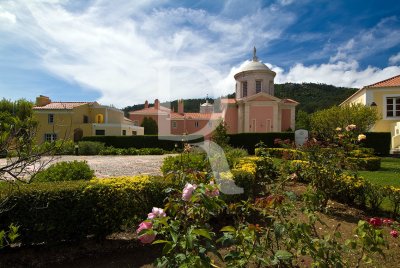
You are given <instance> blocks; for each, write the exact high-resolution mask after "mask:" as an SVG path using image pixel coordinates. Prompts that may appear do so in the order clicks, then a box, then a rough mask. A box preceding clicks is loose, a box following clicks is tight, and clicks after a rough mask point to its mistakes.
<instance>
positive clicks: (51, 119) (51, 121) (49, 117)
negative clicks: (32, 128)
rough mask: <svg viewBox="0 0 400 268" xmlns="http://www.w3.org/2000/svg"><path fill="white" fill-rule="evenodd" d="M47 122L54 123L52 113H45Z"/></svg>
mask: <svg viewBox="0 0 400 268" xmlns="http://www.w3.org/2000/svg"><path fill="white" fill-rule="evenodd" d="M47 123H49V124H54V114H48V115H47Z"/></svg>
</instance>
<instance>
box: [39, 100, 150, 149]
mask: <svg viewBox="0 0 400 268" xmlns="http://www.w3.org/2000/svg"><path fill="white" fill-rule="evenodd" d="M33 114H34V116H35V118H36V119H37V120H38V122H39V126H38V130H37V134H36V139H37V143H42V142H44V141H50V142H51V141H54V140H57V139H70V140H73V141H79V140H80V139H81V138H82V137H85V136H96V135H103V136H104V135H106V136H132V135H143V134H144V129H143V127H139V126H134V124H133V122H132V121H131V120H129V119H128V118H126V117H125V116H124V113H123V112H122V111H121V110H119V109H116V108H114V107H110V106H104V105H100V104H98V103H97V102H52V101H51V100H50V99H49V97H46V96H42V95H41V96H39V97H37V98H36V105H35V106H34V107H33Z"/></svg>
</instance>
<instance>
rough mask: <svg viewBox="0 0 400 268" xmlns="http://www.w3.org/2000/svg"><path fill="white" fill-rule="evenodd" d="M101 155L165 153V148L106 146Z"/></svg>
mask: <svg viewBox="0 0 400 268" xmlns="http://www.w3.org/2000/svg"><path fill="white" fill-rule="evenodd" d="M100 154H101V155H163V154H164V150H163V149H160V148H140V149H136V148H127V149H125V148H114V147H112V146H109V147H105V148H104V149H102V150H101V151H100Z"/></svg>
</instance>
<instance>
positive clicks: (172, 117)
mask: <svg viewBox="0 0 400 268" xmlns="http://www.w3.org/2000/svg"><path fill="white" fill-rule="evenodd" d="M183 118H184V116H183V115H182V114H178V113H171V119H183Z"/></svg>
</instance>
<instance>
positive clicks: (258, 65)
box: [239, 60, 271, 72]
mask: <svg viewBox="0 0 400 268" xmlns="http://www.w3.org/2000/svg"><path fill="white" fill-rule="evenodd" d="M263 70H265V71H271V69H269V68H268V67H267V65H265V64H264V63H262V62H259V61H255V60H252V61H251V62H249V63H248V64H246V65H245V66H244V67H242V68H241V69H240V70H239V72H245V71H263Z"/></svg>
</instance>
